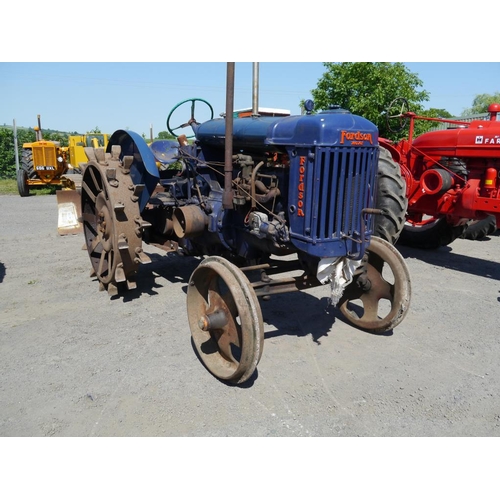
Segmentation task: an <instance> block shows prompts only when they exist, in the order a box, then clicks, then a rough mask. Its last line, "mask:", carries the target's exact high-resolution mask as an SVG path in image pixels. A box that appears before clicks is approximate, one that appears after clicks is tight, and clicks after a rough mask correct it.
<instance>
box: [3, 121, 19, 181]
mask: <svg viewBox="0 0 500 500" xmlns="http://www.w3.org/2000/svg"><path fill="white" fill-rule="evenodd" d="M15 174H16V157H15V150H14V133H13V132H12V130H11V129H8V128H0V179H9V178H12V177H14V176H15Z"/></svg>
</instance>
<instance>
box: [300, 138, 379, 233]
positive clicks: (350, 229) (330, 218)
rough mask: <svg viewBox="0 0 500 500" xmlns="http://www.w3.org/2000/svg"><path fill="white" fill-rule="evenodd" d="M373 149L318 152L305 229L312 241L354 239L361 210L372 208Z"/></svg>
mask: <svg viewBox="0 0 500 500" xmlns="http://www.w3.org/2000/svg"><path fill="white" fill-rule="evenodd" d="M377 153H378V149H377V148H348V149H347V148H318V149H317V151H316V156H315V163H314V169H313V175H314V177H313V178H312V179H311V181H313V192H312V197H311V199H310V200H308V201H307V204H308V205H309V207H308V208H309V209H308V210H306V214H309V218H310V220H309V221H307V222H306V226H308V227H309V228H310V235H311V237H312V239H313V241H314V240H316V241H318V240H319V241H325V240H330V239H338V238H342V237H343V236H346V235H347V236H349V237H353V238H358V239H359V236H360V232H361V217H360V213H361V210H362V209H363V208H365V207H372V206H373V203H374V201H373V196H374V190H373V186H374V182H375V174H376V170H377Z"/></svg>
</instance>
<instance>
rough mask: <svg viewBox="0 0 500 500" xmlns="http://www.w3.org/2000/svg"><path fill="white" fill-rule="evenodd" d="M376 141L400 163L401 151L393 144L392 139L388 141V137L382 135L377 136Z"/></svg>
mask: <svg viewBox="0 0 500 500" xmlns="http://www.w3.org/2000/svg"><path fill="white" fill-rule="evenodd" d="M378 143H379V144H380V146H381V147H383V148H385V149H387V151H389V153H391V156H392V159H393V160H394V161H395V162H396V163H401V161H400V160H401V153H400V152H399V150H398V149H397V148H396V146H394V143H393V142H392V141H389V140H388V139H384V138H382V137H379V138H378Z"/></svg>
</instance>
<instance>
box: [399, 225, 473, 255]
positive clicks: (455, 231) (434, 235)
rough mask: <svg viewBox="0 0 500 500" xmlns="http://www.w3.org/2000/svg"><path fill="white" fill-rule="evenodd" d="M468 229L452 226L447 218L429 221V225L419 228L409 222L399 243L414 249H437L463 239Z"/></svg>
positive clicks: (465, 226) (464, 226)
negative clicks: (460, 238)
mask: <svg viewBox="0 0 500 500" xmlns="http://www.w3.org/2000/svg"><path fill="white" fill-rule="evenodd" d="M466 229H467V225H463V226H452V225H451V224H449V223H448V222H447V221H446V217H441V218H439V219H429V222H428V223H426V224H423V225H419V226H417V225H414V224H412V223H411V222H410V221H407V223H406V224H405V226H404V228H403V231H402V232H401V236H400V237H399V240H398V243H399V244H400V245H404V246H407V247H412V248H421V249H425V250H431V249H436V248H439V247H444V246H446V245H449V244H450V243H451V242H452V241H455V240H456V239H457V238H459V237H461V236H462V234H463V233H464V232H465V230H466Z"/></svg>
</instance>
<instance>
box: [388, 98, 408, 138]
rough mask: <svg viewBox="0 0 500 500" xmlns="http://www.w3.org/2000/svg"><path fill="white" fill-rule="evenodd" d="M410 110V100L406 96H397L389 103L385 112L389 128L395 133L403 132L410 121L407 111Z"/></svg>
mask: <svg viewBox="0 0 500 500" xmlns="http://www.w3.org/2000/svg"><path fill="white" fill-rule="evenodd" d="M409 111H410V105H409V104H408V101H407V100H406V99H405V98H404V97H396V99H394V100H393V101H392V102H391V104H389V107H388V108H387V111H386V114H385V119H386V122H387V128H388V129H389V130H390V131H391V132H393V133H397V132H401V130H403V129H404V128H405V127H406V123H407V122H408V114H407V113H408V112H409ZM391 123H392V126H391Z"/></svg>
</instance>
